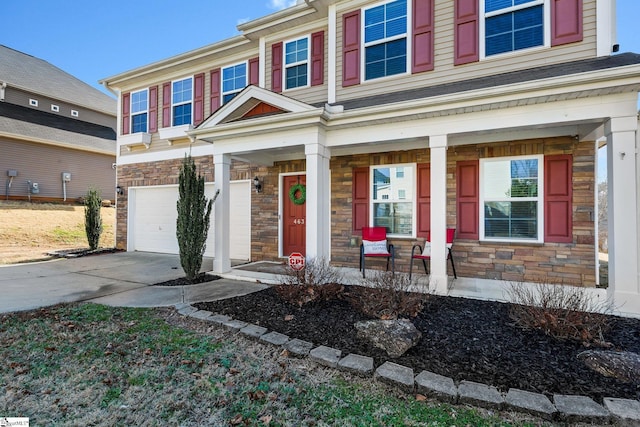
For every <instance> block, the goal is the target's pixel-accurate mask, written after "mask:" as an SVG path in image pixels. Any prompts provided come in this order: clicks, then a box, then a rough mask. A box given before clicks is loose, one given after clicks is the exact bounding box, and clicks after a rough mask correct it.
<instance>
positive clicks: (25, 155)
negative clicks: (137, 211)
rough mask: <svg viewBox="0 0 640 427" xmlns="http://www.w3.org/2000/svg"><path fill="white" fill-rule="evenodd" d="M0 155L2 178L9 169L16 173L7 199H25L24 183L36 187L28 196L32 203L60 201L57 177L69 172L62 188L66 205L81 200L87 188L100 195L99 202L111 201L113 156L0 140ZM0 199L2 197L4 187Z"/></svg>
mask: <svg viewBox="0 0 640 427" xmlns="http://www.w3.org/2000/svg"><path fill="white" fill-rule="evenodd" d="M0 152H1V153H2V156H0V171H2V173H3V174H6V173H7V172H6V171H7V170H10V169H11V170H17V171H18V176H17V177H16V178H14V179H13V182H12V185H11V189H10V193H9V194H10V196H11V198H18V199H27V198H28V196H29V193H28V192H27V189H28V188H27V181H31V182H37V183H38V184H39V187H40V193H39V194H33V195H31V199H32V200H42V201H61V200H63V198H64V194H63V186H62V176H61V174H62V172H70V173H71V181H70V182H68V183H67V185H66V187H67V201H75V200H76V199H78V198H79V197H83V196H84V195H85V194H86V193H87V191H88V190H89V187H91V186H93V187H96V188H97V189H98V190H99V191H100V193H101V196H102V198H103V199H108V200H114V197H115V185H116V184H115V173H114V171H113V169H112V167H111V165H112V164H113V162H114V161H115V157H114V156H113V155H106V154H97V153H91V152H87V151H80V150H72V149H69V148H63V147H59V146H55V145H46V144H37V143H33V142H26V141H18V140H14V139H8V138H0ZM2 195H3V197H5V196H6V187H5V186H4V185H3V190H2Z"/></svg>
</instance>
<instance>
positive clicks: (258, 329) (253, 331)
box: [240, 324, 267, 338]
mask: <svg viewBox="0 0 640 427" xmlns="http://www.w3.org/2000/svg"><path fill="white" fill-rule="evenodd" d="M240 333H241V334H242V335H246V336H248V337H250V338H260V337H261V336H262V335H264V334H266V333H267V328H264V327H262V326H258V325H252V324H248V325H247V326H245V327H244V328H242V329H240Z"/></svg>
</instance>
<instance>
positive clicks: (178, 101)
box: [171, 77, 193, 126]
mask: <svg viewBox="0 0 640 427" xmlns="http://www.w3.org/2000/svg"><path fill="white" fill-rule="evenodd" d="M192 99H193V79H192V78H191V77H189V78H188V79H184V80H178V81H175V82H173V83H172V85H171V110H172V112H173V126H180V125H189V124H191V101H192Z"/></svg>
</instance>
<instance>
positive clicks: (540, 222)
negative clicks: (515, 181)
mask: <svg viewBox="0 0 640 427" xmlns="http://www.w3.org/2000/svg"><path fill="white" fill-rule="evenodd" d="M526 159H537V160H538V196H537V197H519V198H517V199H515V200H514V198H512V197H504V198H500V199H499V198H493V199H491V201H497V202H501V201H504V202H513V201H522V202H530V201H536V202H537V204H538V205H537V226H538V227H537V234H538V238H537V239H513V238H508V237H486V236H485V234H484V233H485V229H484V221H485V216H484V203H485V194H484V191H485V187H484V185H483V181H484V168H485V165H486V164H487V163H493V162H501V161H502V162H504V161H509V162H511V161H512V160H526ZM479 163H480V169H479V173H478V183H479V184H478V185H479V192H480V194H479V198H478V209H479V210H480V212H479V215H478V221H479V222H480V224H479V233H480V236H479V237H480V239H479V240H480V241H481V242H509V243H544V155H542V154H534V155H525V156H502V157H488V158H484V159H480V162H479Z"/></svg>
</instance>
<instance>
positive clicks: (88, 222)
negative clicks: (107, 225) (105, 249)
mask: <svg viewBox="0 0 640 427" xmlns="http://www.w3.org/2000/svg"><path fill="white" fill-rule="evenodd" d="M101 205H102V198H101V197H100V192H99V191H98V190H96V189H95V188H89V191H88V192H87V195H86V198H85V202H84V229H85V231H86V233H87V241H88V242H89V248H91V250H95V249H97V248H98V242H99V241H100V234H102V217H101V216H100V207H101Z"/></svg>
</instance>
